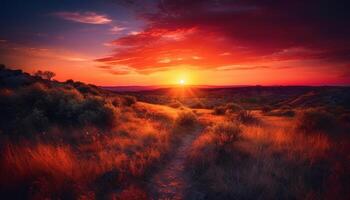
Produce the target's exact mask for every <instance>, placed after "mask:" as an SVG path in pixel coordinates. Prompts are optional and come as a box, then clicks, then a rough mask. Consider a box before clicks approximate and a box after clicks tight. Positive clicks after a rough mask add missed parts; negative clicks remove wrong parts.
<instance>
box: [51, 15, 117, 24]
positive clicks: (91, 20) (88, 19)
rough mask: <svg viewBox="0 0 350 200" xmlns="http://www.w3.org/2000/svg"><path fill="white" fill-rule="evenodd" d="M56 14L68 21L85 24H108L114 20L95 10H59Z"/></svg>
mask: <svg viewBox="0 0 350 200" xmlns="http://www.w3.org/2000/svg"><path fill="white" fill-rule="evenodd" d="M54 15H55V16H57V17H60V18H62V19H65V20H68V21H73V22H80V23H85V24H108V23H110V22H112V20H111V19H110V18H108V17H107V16H106V15H101V14H97V13H95V12H57V13H54Z"/></svg>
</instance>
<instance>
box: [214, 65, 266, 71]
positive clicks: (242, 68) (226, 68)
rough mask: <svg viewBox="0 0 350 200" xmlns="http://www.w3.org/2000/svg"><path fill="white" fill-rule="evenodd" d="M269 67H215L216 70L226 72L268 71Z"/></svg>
mask: <svg viewBox="0 0 350 200" xmlns="http://www.w3.org/2000/svg"><path fill="white" fill-rule="evenodd" d="M269 68H271V67H269V66H241V65H227V66H221V67H217V68H216V70H219V71H227V70H256V69H269Z"/></svg>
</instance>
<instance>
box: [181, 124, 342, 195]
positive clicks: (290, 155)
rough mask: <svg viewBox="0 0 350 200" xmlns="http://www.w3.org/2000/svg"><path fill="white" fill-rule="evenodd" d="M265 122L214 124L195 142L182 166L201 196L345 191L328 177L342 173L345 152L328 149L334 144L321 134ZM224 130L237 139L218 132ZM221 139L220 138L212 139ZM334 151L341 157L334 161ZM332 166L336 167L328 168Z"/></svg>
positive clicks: (320, 193)
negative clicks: (301, 131) (185, 164)
mask: <svg viewBox="0 0 350 200" xmlns="http://www.w3.org/2000/svg"><path fill="white" fill-rule="evenodd" d="M271 123H272V124H265V123H264V124H261V125H260V126H250V125H239V126H238V127H240V128H239V129H237V125H236V124H231V125H225V124H215V123H214V124H213V125H212V128H209V129H207V131H205V132H204V133H203V134H202V135H201V136H200V137H199V138H198V139H197V140H196V141H195V143H194V145H193V148H192V149H191V153H190V155H189V157H188V163H187V169H188V170H189V171H190V172H191V175H192V181H193V182H194V185H195V186H194V187H195V188H196V190H197V191H199V193H201V194H202V195H201V196H204V198H205V199H322V198H325V197H326V196H327V197H328V198H329V196H332V195H334V197H336V196H337V197H339V195H338V194H337V193H336V192H334V191H343V192H345V191H346V189H345V188H346V181H342V180H339V179H334V178H332V177H339V176H342V175H344V174H346V173H345V172H344V171H343V169H345V163H346V162H344V159H345V154H344V152H343V153H339V152H338V153H336V154H335V153H334V152H333V148H335V146H334V144H333V141H332V140H330V139H329V138H328V137H327V135H324V134H316V133H315V134H310V135H308V134H302V133H301V134H300V133H297V132H296V131H297V130H296V129H293V126H295V125H294V123H295V122H292V123H289V124H287V125H285V124H286V123H282V121H281V123H279V121H274V122H271ZM215 127H216V128H215ZM217 127H220V128H217ZM228 127H231V128H228ZM226 130H231V132H232V133H233V132H235V133H239V134H235V135H238V136H239V137H236V136H235V137H234V138H235V139H229V138H230V137H222V136H219V135H220V133H225V132H226ZM238 130H239V131H238ZM221 138H223V139H222V140H223V141H225V142H218V141H220V139H221ZM218 139H219V140H218ZM335 155H336V156H337V157H338V158H339V159H342V161H340V162H339V161H338V162H334V160H333V156H335ZM337 166H338V167H340V169H342V170H340V171H338V172H336V171H334V170H335V169H336V168H337ZM340 196H343V195H340Z"/></svg>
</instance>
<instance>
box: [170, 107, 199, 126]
mask: <svg viewBox="0 0 350 200" xmlns="http://www.w3.org/2000/svg"><path fill="white" fill-rule="evenodd" d="M196 122H197V117H196V115H195V114H194V113H193V112H192V111H182V112H180V113H179V115H178V116H177V118H176V120H175V124H176V126H178V127H192V126H194V125H195V124H196Z"/></svg>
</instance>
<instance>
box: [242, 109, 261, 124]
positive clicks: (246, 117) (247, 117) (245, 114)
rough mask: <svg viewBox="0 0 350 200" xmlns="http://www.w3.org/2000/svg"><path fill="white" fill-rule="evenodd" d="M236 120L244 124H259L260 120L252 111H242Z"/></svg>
mask: <svg viewBox="0 0 350 200" xmlns="http://www.w3.org/2000/svg"><path fill="white" fill-rule="evenodd" d="M236 120H237V121H238V122H241V123H242V124H257V123H259V120H258V118H256V117H255V116H254V115H253V114H252V113H251V112H250V111H246V110H242V111H240V112H239V113H238V114H237V116H236Z"/></svg>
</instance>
